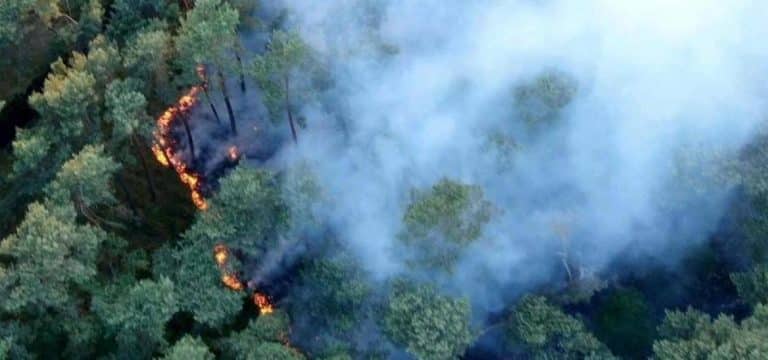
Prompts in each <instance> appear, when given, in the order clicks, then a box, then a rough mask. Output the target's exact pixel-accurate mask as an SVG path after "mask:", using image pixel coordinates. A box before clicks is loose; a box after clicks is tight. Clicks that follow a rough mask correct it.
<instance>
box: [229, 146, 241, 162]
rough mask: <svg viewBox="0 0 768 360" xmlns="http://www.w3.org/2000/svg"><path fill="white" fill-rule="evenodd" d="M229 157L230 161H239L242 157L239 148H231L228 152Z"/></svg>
mask: <svg viewBox="0 0 768 360" xmlns="http://www.w3.org/2000/svg"><path fill="white" fill-rule="evenodd" d="M227 156H229V160H232V161H237V159H238V158H239V157H240V151H238V150H237V146H234V145H232V146H230V147H229V149H228V150H227Z"/></svg>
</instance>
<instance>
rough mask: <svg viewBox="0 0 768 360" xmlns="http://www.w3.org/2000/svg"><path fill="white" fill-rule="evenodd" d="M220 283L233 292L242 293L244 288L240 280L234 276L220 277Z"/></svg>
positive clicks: (225, 275)
mask: <svg viewBox="0 0 768 360" xmlns="http://www.w3.org/2000/svg"><path fill="white" fill-rule="evenodd" d="M221 282H223V283H224V285H226V286H227V287H228V288H230V289H232V290H235V291H242V290H243V289H244V288H245V286H244V285H243V282H242V281H240V279H238V278H237V276H236V275H234V274H227V273H225V274H224V275H221Z"/></svg>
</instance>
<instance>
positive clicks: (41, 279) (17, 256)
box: [0, 203, 106, 315]
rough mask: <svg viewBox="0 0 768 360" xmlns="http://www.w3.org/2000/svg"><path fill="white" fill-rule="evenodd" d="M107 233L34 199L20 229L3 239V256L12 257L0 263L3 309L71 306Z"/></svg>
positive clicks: (39, 310) (15, 311) (29, 310)
mask: <svg viewBox="0 0 768 360" xmlns="http://www.w3.org/2000/svg"><path fill="white" fill-rule="evenodd" d="M105 237H106V234H105V233H104V232H103V231H101V230H99V229H98V228H94V227H92V226H88V225H77V224H76V223H75V216H74V213H73V212H71V211H69V212H63V211H57V213H56V214H55V215H54V214H53V213H52V212H51V211H49V210H48V209H47V208H46V207H45V206H43V205H41V204H40V203H33V204H31V205H30V206H29V209H28V210H27V215H26V217H25V218H24V221H23V222H22V223H21V224H20V225H19V227H18V228H17V229H16V232H15V233H14V234H13V235H11V236H9V237H7V238H5V239H4V240H3V241H2V242H0V255H2V256H8V257H9V258H11V259H12V262H11V264H10V265H9V266H8V267H5V266H3V267H0V289H1V290H2V293H3V294H5V296H3V297H2V298H0V312H7V313H12V314H18V313H28V314H33V315H42V314H44V313H45V312H46V311H48V310H49V309H50V310H60V311H65V310H70V309H67V308H68V307H70V306H74V305H75V303H76V301H77V299H76V298H75V297H74V296H75V294H77V289H83V288H84V286H85V285H86V284H87V283H88V282H89V281H91V280H92V279H93V277H94V276H95V275H96V255H97V251H98V248H99V245H100V244H101V242H103V241H104V239H105Z"/></svg>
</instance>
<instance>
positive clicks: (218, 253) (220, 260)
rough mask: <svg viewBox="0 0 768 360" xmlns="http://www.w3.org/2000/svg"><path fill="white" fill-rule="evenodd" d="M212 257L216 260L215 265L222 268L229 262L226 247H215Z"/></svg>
mask: <svg viewBox="0 0 768 360" xmlns="http://www.w3.org/2000/svg"><path fill="white" fill-rule="evenodd" d="M213 257H214V258H215V259H216V264H218V265H219V266H224V265H225V264H226V263H227V261H228V260H229V249H227V246H226V245H222V244H219V245H216V246H215V247H214V248H213Z"/></svg>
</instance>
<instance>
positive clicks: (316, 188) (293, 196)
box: [281, 162, 328, 235]
mask: <svg viewBox="0 0 768 360" xmlns="http://www.w3.org/2000/svg"><path fill="white" fill-rule="evenodd" d="M281 196H282V198H283V201H284V202H285V205H286V206H287V207H288V212H289V215H290V230H291V232H292V235H293V234H297V233H301V232H302V231H307V230H312V229H317V228H318V227H319V225H320V216H319V215H318V211H319V207H320V206H321V205H324V204H325V202H326V201H327V200H328V199H327V198H326V196H325V194H324V193H323V190H322V189H321V188H320V184H319V183H318V179H317V178H316V176H315V174H314V173H313V172H312V169H311V168H310V166H309V164H308V163H304V162H301V163H299V164H297V165H294V166H292V167H291V168H289V169H288V170H287V171H286V172H285V174H284V177H283V181H282V194H281Z"/></svg>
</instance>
